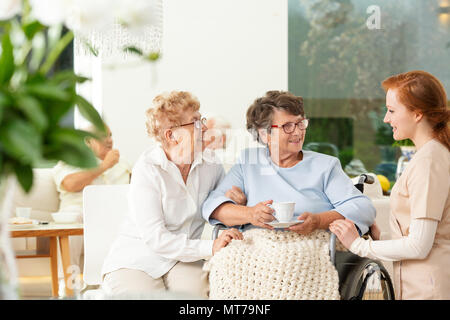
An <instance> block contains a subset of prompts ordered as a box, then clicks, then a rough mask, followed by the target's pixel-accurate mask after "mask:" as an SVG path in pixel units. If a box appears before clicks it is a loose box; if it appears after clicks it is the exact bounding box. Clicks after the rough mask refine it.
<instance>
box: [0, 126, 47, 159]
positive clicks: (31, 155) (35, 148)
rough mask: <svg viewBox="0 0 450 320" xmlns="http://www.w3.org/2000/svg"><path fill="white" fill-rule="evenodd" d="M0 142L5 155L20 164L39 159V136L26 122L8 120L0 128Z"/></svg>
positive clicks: (40, 147) (40, 148) (40, 145)
mask: <svg viewBox="0 0 450 320" xmlns="http://www.w3.org/2000/svg"><path fill="white" fill-rule="evenodd" d="M0 141H1V143H2V147H3V149H4V150H5V152H6V153H7V154H9V155H10V156H11V157H13V158H15V159H17V160H18V161H20V162H22V163H29V164H31V163H34V162H37V161H39V159H40V158H41V150H42V143H41V135H40V134H39V132H38V131H37V130H36V129H35V128H34V127H33V126H32V125H31V124H29V123H28V122H26V121H24V120H21V119H14V118H13V119H10V120H9V121H8V122H7V123H6V124H3V125H2V126H1V127H0Z"/></svg>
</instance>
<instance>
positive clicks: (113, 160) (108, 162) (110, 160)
mask: <svg viewBox="0 0 450 320" xmlns="http://www.w3.org/2000/svg"><path fill="white" fill-rule="evenodd" d="M119 159H120V153H119V150H117V149H112V150H110V151H108V153H107V154H106V156H105V159H103V162H102V164H101V166H102V167H103V169H105V170H107V169H110V168H112V167H114V166H115V165H116V164H117V163H118V162H119Z"/></svg>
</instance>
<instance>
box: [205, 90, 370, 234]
mask: <svg viewBox="0 0 450 320" xmlns="http://www.w3.org/2000/svg"><path fill="white" fill-rule="evenodd" d="M307 127H308V119H306V118H305V113H304V110H303V99H302V98H301V97H297V96H294V95H293V94H291V93H289V92H283V91H269V92H267V93H266V95H265V96H264V97H261V98H258V99H256V100H255V101H254V103H253V104H252V105H251V106H250V108H249V109H248V110H247V129H248V130H249V131H250V133H252V134H253V135H254V137H255V138H256V139H257V140H258V141H259V142H261V143H262V144H264V145H265V147H262V148H253V149H247V150H244V152H243V153H242V155H241V158H240V159H239V161H238V163H237V164H235V165H234V167H232V168H231V170H230V171H229V172H228V174H227V175H226V177H225V178H224V180H222V182H221V183H220V184H219V185H218V187H217V188H216V189H215V190H214V191H213V192H211V193H210V194H209V196H208V199H207V200H206V201H205V202H204V204H203V208H202V213H203V217H204V218H205V219H206V220H208V221H209V222H210V223H211V224H217V223H219V222H220V223H223V224H225V225H227V226H238V225H242V226H243V227H242V228H243V230H244V231H245V230H247V229H248V228H253V227H261V228H267V229H273V226H271V225H270V223H271V222H272V221H274V220H275V218H274V216H273V209H272V208H271V207H270V204H272V202H295V210H294V219H297V220H304V222H303V223H302V224H296V225H292V226H290V227H288V228H287V229H288V230H290V231H293V232H297V233H299V234H303V235H307V234H309V233H311V232H312V231H314V230H316V229H328V226H329V224H330V223H331V222H332V221H334V220H336V219H344V218H348V217H352V218H349V219H351V220H352V221H354V222H355V223H356V226H357V227H358V228H359V230H360V232H361V233H366V232H367V231H368V229H369V226H370V225H372V224H373V221H374V219H375V208H374V207H373V205H372V204H371V201H370V200H369V199H368V198H367V197H366V196H364V195H362V194H361V192H359V191H358V190H357V189H356V188H355V187H354V186H353V183H352V181H351V180H350V179H349V177H347V175H346V174H345V173H344V171H343V170H342V168H341V165H340V162H339V160H338V159H337V158H335V157H331V156H328V155H324V154H320V153H317V152H313V151H306V150H303V149H302V147H303V141H304V139H305V135H306V129H307ZM233 187H234V188H233ZM232 188H233V189H232ZM230 189H232V190H233V191H234V193H235V194H238V193H243V194H244V195H245V197H246V199H247V205H240V204H239V203H236V202H234V201H233V199H230V195H232V194H233V193H232V192H229V190H230Z"/></svg>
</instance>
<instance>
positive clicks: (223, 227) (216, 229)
mask: <svg viewBox="0 0 450 320" xmlns="http://www.w3.org/2000/svg"><path fill="white" fill-rule="evenodd" d="M226 229H228V227H227V226H226V225H224V224H222V223H218V224H216V225H215V226H214V228H213V231H212V235H211V237H212V240H216V239H217V237H218V236H219V231H220V230H226Z"/></svg>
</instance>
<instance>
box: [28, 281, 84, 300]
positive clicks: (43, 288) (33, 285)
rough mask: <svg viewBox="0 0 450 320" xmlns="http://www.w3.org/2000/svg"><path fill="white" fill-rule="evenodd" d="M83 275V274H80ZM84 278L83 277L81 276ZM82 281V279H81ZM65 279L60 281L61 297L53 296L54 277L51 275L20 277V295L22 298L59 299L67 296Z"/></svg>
mask: <svg viewBox="0 0 450 320" xmlns="http://www.w3.org/2000/svg"><path fill="white" fill-rule="evenodd" d="M80 277H82V275H81V276H80ZM80 279H82V278H80ZM81 281H82V280H81ZM63 286H64V281H63V280H60V282H59V297H58V298H54V297H52V279H51V277H50V276H39V277H20V278H19V295H20V299H22V300H48V299H59V298H63V297H64V296H65V294H64V287H63Z"/></svg>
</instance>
